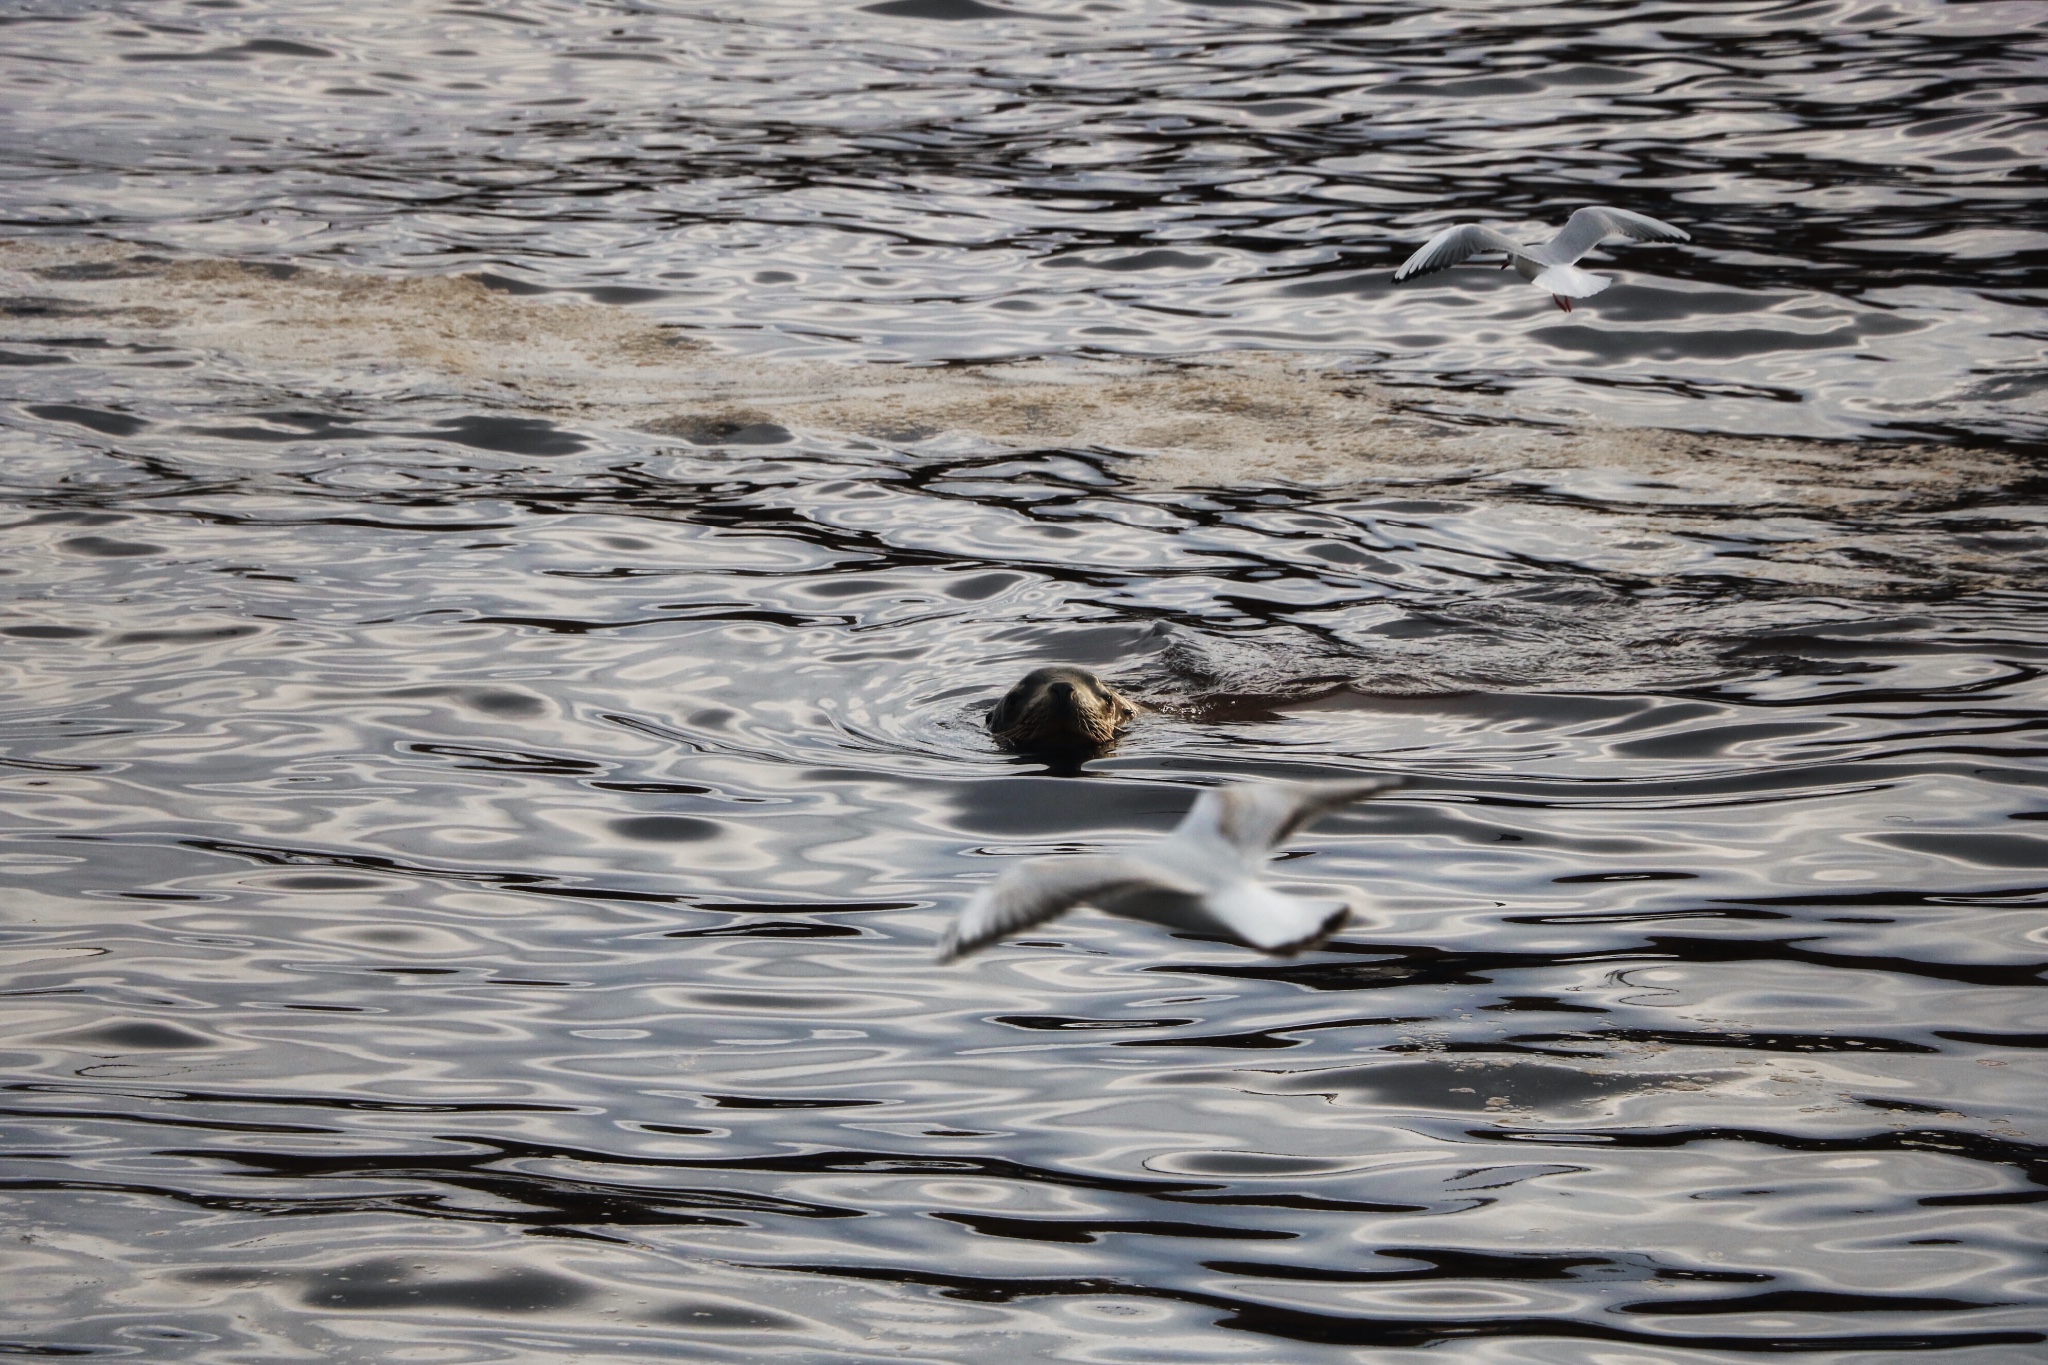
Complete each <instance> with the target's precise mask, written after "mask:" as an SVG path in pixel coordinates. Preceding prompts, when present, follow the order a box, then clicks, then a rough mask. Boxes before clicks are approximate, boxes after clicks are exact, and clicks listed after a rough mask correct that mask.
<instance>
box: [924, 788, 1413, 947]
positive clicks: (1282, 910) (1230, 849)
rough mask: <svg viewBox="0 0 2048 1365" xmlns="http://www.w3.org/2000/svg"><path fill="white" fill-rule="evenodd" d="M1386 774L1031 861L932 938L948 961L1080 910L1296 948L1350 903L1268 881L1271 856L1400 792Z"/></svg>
mask: <svg viewBox="0 0 2048 1365" xmlns="http://www.w3.org/2000/svg"><path fill="white" fill-rule="evenodd" d="M1399 785H1400V783H1399V781H1398V780H1396V779H1393V778H1384V777H1379V778H1362V779H1357V780H1353V781H1339V782H1264V783H1257V784H1245V785H1240V786H1230V787H1217V788H1212V789H1210V790H1208V791H1205V792H1203V793H1202V794H1201V796H1200V797H1198V798H1196V800H1195V804H1194V808H1193V809H1192V810H1190V811H1189V812H1188V813H1187V816H1186V818H1185V819H1183V820H1182V821H1181V822H1180V824H1179V825H1177V826H1175V828H1174V830H1173V832H1172V833H1171V834H1169V835H1167V836H1166V837H1165V838H1164V839H1161V840H1159V841H1158V842H1157V843H1153V844H1149V845H1146V846H1145V847H1143V848H1139V849H1133V850H1131V851H1129V852H1125V853H1109V854H1078V855H1075V856H1072V857H1065V858H1032V859H1030V860H1028V861H1026V862H1023V863H1020V864H1018V865H1017V866H1015V867H1013V868H1011V869H1010V870H1009V871H1008V872H1005V873H1004V874H1003V875H1002V876H1001V877H999V878H997V879H996V880H995V881H994V882H992V883H991V884H989V885H988V886H985V887H983V888H982V889H981V890H980V891H978V892H976V893H975V895H974V898H973V899H972V900H970V901H968V903H967V905H966V907H965V908H964V909H962V910H961V912H960V917H959V918H958V919H957V920H955V921H954V922H953V925H952V927H951V928H949V929H948V930H947V931H946V936H945V938H944V939H942V940H941V941H940V943H939V961H941V962H951V961H953V960H954V959H955V958H961V957H965V956H967V954H969V953H972V952H977V951H979V950H980V949H982V948H986V947H987V946H988V945H989V944H991V943H994V942H996V941H997V940H998V939H1001V938H1005V937H1007V936H1008V935H1010V934H1013V933H1015V932H1017V931H1018V930H1020V929H1025V928H1028V927H1030V926H1031V925H1034V924H1042V923H1044V922H1045V921H1046V920H1049V919H1052V918H1053V917H1054V916H1056V915H1061V914H1064V913H1066V912H1067V911H1068V910H1071V909H1073V908H1074V907H1075V906H1077V905H1092V906H1094V907H1095V908H1096V909H1098V910H1106V911H1108V912H1109V913H1110V914H1112V915H1123V916H1125V917H1126V918H1129V919H1139V920H1147V921H1150V922H1151V923H1153V924H1162V925H1165V926H1166V927H1168V928H1170V929H1188V930H1193V931H1195V932H1197V933H1204V934H1215V935H1218V936H1220V937H1223V938H1228V939H1233V940H1235V941H1236V942H1239V943H1242V944H1245V945H1246V946H1248V947H1252V948H1257V949H1259V950H1261V951H1263V952H1268V953H1296V952H1300V951H1301V950H1302V949H1304V948H1309V947H1313V946H1314V945H1315V944H1317V943H1320V942H1322V941H1323V940H1324V939H1325V938H1328V937H1329V936H1330V935H1331V934H1333V933H1335V932H1336V931H1337V930H1339V929H1341V928H1343V927H1344V922H1345V921H1346V920H1347V919H1349V918H1350V916H1351V908H1350V906H1348V905H1346V904H1345V903H1344V902H1342V901H1311V900H1304V899H1302V898H1301V897H1299V896H1289V895H1286V894H1284V893H1282V892H1279V891H1275V890H1274V889H1273V888H1272V887H1270V886H1268V885H1266V884H1265V880H1264V872H1265V865H1266V860H1267V858H1268V857H1269V856H1270V855H1271V854H1272V853H1273V851H1274V850H1275V849H1277V848H1278V847H1279V846H1280V845H1281V844H1283V843H1285V842H1286V841H1287V839H1288V837H1289V836H1290V835H1292V834H1293V833H1294V832H1295V831H1296V830H1298V829H1301V828H1302V827H1303V826H1305V825H1307V824H1308V823H1309V822H1310V821H1312V820H1315V819H1316V818H1317V817H1319V816H1322V815H1326V814H1328V813H1329V812H1331V811H1333V810H1338V809H1341V808H1342V807H1345V806H1348V805H1351V804H1352V803H1353V802H1356V801H1363V800H1365V799H1366V798H1367V797H1369V796H1377V795H1378V794H1379V793H1381V792H1384V791H1387V790H1389V789H1391V788H1393V787H1397V786H1399Z"/></svg>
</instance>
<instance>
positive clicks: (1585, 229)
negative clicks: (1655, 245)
mask: <svg viewBox="0 0 2048 1365" xmlns="http://www.w3.org/2000/svg"><path fill="white" fill-rule="evenodd" d="M1617 235H1618V236H1622V237H1629V238H1632V239H1634V240H1635V241H1638V242H1689V241H1691V240H1692V234H1691V233H1689V232H1687V231H1685V230H1684V229H1683V228H1675V227H1673V226H1671V224H1669V223H1661V222H1659V221H1657V220H1656V219H1655V218H1651V217H1648V216H1646V215H1644V214H1640V213H1630V212H1629V211H1628V210H1627V209H1610V208H1605V207H1601V206H1598V205H1594V206H1590V207H1587V208H1582V209H1580V210H1579V211H1578V212H1577V213H1574V214H1573V215H1572V216H1571V217H1570V218H1568V219H1566V220H1565V225H1564V229H1563V231H1561V232H1559V233H1558V234H1557V236H1555V237H1553V238H1551V239H1550V240H1549V241H1547V242H1545V243H1544V244H1543V245H1542V246H1540V247H1538V248H1537V258H1538V259H1539V260H1541V261H1542V262H1543V263H1544V264H1546V265H1570V264H1571V263H1572V262H1573V261H1576V260H1577V259H1579V257H1581V256H1583V255H1585V254H1586V253H1587V252H1589V251H1591V250H1592V249H1593V248H1594V247H1596V246H1598V245H1600V244H1601V243H1602V242H1604V241H1606V240H1607V239H1608V238H1609V237H1613V236H1617Z"/></svg>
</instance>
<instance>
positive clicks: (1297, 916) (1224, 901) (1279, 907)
mask: <svg viewBox="0 0 2048 1365" xmlns="http://www.w3.org/2000/svg"><path fill="white" fill-rule="evenodd" d="M1203 909H1204V910H1206V911H1207V912H1208V917H1209V918H1211V919H1213V920H1214V921H1215V922H1216V924H1217V926H1218V927H1219V928H1220V929H1221V930H1222V931H1223V932H1224V933H1225V934H1226V935H1227V936H1229V937H1230V938H1234V939H1236V940H1237V941H1238V942H1239V943H1242V944H1245V945H1246V946H1248V947H1252V948H1257V949H1258V950H1259V951H1260V952H1264V953H1274V954H1277V955H1280V956H1287V955H1290V954H1293V953H1298V952H1301V951H1302V950H1303V949H1306V948H1313V947H1315V946H1316V945H1317V944H1318V943H1321V942H1322V941H1323V940H1324V939H1326V938H1328V937H1329V936H1330V935H1332V934H1334V933H1336V932H1337V931H1338V930H1339V929H1342V928H1343V927H1344V926H1345V925H1346V924H1347V923H1349V922H1350V920H1351V907H1350V906H1348V905H1346V904H1345V903H1344V902H1342V901H1311V900H1303V899H1302V898H1301V897H1299V896H1289V895H1286V894H1284V893H1282V892H1279V891H1274V890H1271V889H1269V888H1267V887H1264V886H1261V885H1259V884H1258V883H1257V882H1250V881H1246V882H1239V883H1237V884H1236V885H1234V886H1231V887H1229V888H1227V889H1225V890H1222V891H1215V892H1211V893H1210V894H1209V895H1208V896H1207V897H1206V898H1205V899H1204V903H1203Z"/></svg>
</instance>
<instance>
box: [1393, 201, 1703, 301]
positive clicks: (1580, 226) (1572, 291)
mask: <svg viewBox="0 0 2048 1365" xmlns="http://www.w3.org/2000/svg"><path fill="white" fill-rule="evenodd" d="M1614 236H1622V237H1627V238H1630V239H1632V240H1634V241H1638V242H1689V241H1691V240H1692V236H1691V234H1690V233H1687V232H1686V231H1684V230H1683V229H1681V228H1675V227H1673V226H1671V224H1669V223H1663V222H1659V221H1658V220H1657V219H1655V218H1650V217H1647V216H1645V215H1643V214H1640V213H1630V212H1629V211H1628V210H1627V209H1611V208H1603V207H1597V206H1596V207H1589V208H1583V209H1580V210H1579V211H1578V212H1577V213H1574V214H1573V215H1572V216H1571V217H1570V218H1569V219H1567V220H1566V221H1565V225H1564V228H1563V230H1562V231H1560V232H1559V233H1558V234H1557V235H1556V236H1555V237H1552V238H1551V239H1550V240H1549V241H1547V242H1545V243H1543V244H1542V245H1541V246H1524V245H1523V244H1522V243H1520V242H1518V241H1516V240H1515V239H1514V238H1512V237H1510V236H1508V235H1507V234H1506V233H1504V232H1502V231H1500V230H1499V229H1497V228H1490V227H1488V226H1486V225H1485V224H1484V223H1459V224H1457V225H1456V226H1455V227H1447V228H1445V229H1444V230H1443V231H1442V232H1439V233H1438V234H1437V235H1436V236H1434V237H1432V238H1430V239H1429V241H1428V242H1426V243H1424V245H1423V247H1422V249H1421V250H1420V251H1418V252H1416V253H1415V254H1414V255H1413V256H1410V257H1409V258H1408V259H1407V260H1406V261H1404V262H1403V263H1402V265H1401V268H1400V269H1399V270H1396V271H1395V272H1394V281H1395V283H1397V284H1398V283H1399V282H1400V281H1402V280H1406V279H1411V278H1413V277H1414V276H1417V275H1427V274H1429V273H1430V272H1431V271H1435V270H1444V269H1448V268H1449V267H1451V266H1454V265H1456V264H1458V263H1459V262H1460V261H1465V260H1469V259H1471V258H1472V257H1474V256H1477V255H1479V254H1480V253H1481V252H1484V251H1505V252H1506V253H1507V255H1508V262H1507V263H1508V265H1511V266H1513V267H1514V268H1515V273H1516V274H1518V275H1520V276H1521V277H1522V278H1523V279H1525V280H1527V281H1529V283H1531V284H1533V285H1535V286H1536V287H1537V288H1539V289H1547V290H1549V291H1550V296H1551V297H1552V298H1553V299H1555V300H1557V306H1558V307H1560V308H1562V309H1564V311H1565V312H1567V313H1569V312H1571V311H1572V305H1571V301H1572V300H1573V299H1584V298H1590V297H1592V296H1593V295H1595V294H1597V293H1599V292H1600V291H1601V290H1603V289H1605V288H1606V287H1607V286H1608V285H1610V284H1612V283H1613V281H1612V280H1610V279H1608V278H1607V277H1606V276H1605V275H1595V274H1593V273H1592V272H1591V271H1587V270H1580V269H1579V268H1578V267H1577V266H1575V265H1574V264H1573V262H1575V261H1577V260H1578V259H1579V258H1580V257H1581V256H1584V255H1585V254H1586V253H1587V252H1589V251H1591V250H1592V249H1593V248H1594V247H1596V246H1598V245H1600V243H1602V242H1604V241H1606V240H1607V239H1608V238H1609V237H1614Z"/></svg>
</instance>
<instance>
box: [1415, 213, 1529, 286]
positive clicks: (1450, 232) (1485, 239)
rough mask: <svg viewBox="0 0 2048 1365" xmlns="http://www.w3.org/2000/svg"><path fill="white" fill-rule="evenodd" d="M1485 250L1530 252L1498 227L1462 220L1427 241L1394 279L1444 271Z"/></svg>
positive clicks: (1517, 254)
mask: <svg viewBox="0 0 2048 1365" xmlns="http://www.w3.org/2000/svg"><path fill="white" fill-rule="evenodd" d="M1482 251H1505V252H1507V253H1508V254H1509V255H1511V256H1521V255H1526V254H1528V248H1527V247H1525V246H1523V245H1522V244H1521V243H1520V242H1518V241H1516V240H1515V239H1514V238H1512V237H1510V236H1508V235H1507V234H1506V233H1504V232H1502V231H1500V230H1499V229H1498V228H1490V227H1488V226H1486V225H1485V224H1484V223H1460V224H1458V225H1457V226H1456V227H1447V228H1445V229H1444V230H1443V231H1442V232H1439V233H1438V234H1437V235H1436V236H1434V237H1432V238H1430V239H1429V241H1428V242H1426V243H1424V245H1423V247H1422V249H1421V250H1420V251H1418V252H1416V253H1415V254H1414V255H1413V256H1410V257H1409V258H1408V259H1407V260H1406V261H1405V262H1404V263H1403V264H1402V266H1401V268H1400V269H1399V270H1396V271H1395V272H1394V279H1395V280H1396V281H1400V280H1405V279H1408V278H1409V277H1410V276H1414V275H1427V274H1429V273H1430V272H1432V271H1436V270H1443V269H1446V268H1448V267H1450V266H1454V265H1456V264H1457V263H1458V262H1460V261H1463V260H1466V259H1468V258H1470V257H1473V256H1477V255H1478V254H1479V253H1480V252H1482Z"/></svg>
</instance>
